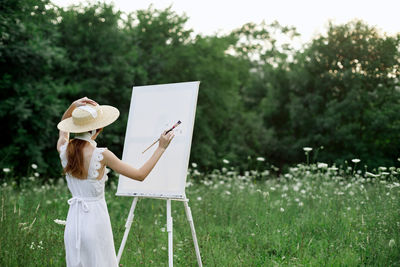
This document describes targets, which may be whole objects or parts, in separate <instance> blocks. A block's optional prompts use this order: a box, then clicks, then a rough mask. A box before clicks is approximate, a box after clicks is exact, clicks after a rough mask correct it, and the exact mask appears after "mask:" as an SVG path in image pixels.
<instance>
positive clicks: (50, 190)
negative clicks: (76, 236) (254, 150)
mask: <svg viewBox="0 0 400 267" xmlns="http://www.w3.org/2000/svg"><path fill="white" fill-rule="evenodd" d="M398 173H400V168H397V169H396V168H394V169H393V168H391V171H389V172H383V171H381V172H378V173H376V174H365V175H361V174H359V173H358V172H354V171H353V170H348V169H347V168H336V167H334V166H331V167H328V166H323V167H321V166H320V167H318V165H316V164H311V165H309V166H307V165H298V166H296V167H295V168H291V169H290V170H289V171H288V172H287V173H286V174H285V175H282V176H280V177H279V178H278V179H266V178H267V177H268V178H271V177H270V174H268V172H263V173H259V172H257V171H251V172H246V173H244V175H240V173H238V172H236V171H232V170H226V169H222V170H214V171H213V172H212V173H210V174H208V175H205V174H202V173H199V172H198V171H197V170H193V169H192V170H191V171H190V172H189V177H188V187H187V189H186V195H187V196H188V198H189V199H190V202H189V205H190V207H191V210H192V214H193V220H194V224H195V227H196V233H197V239H198V244H199V247H200V253H201V256H202V261H203V264H204V266H275V265H277V266H299V265H302V266H303V265H304V266H398V265H399V264H400V234H399V231H398V227H399V224H400V219H399V215H398V213H397V212H396V211H398V210H399V208H400V201H399V198H400V184H399V180H398V178H399V174H398ZM258 176H263V177H264V179H263V180H264V181H262V182H259V181H258V182H257V179H258V178H257V177H258ZM371 176H374V177H371ZM10 180H11V179H10ZM116 186H117V177H115V176H112V177H110V181H109V182H108V184H107V188H106V189H107V190H106V196H105V197H106V200H107V206H108V211H109V214H110V219H111V223H112V227H113V235H114V244H115V248H116V250H118V249H119V246H120V244H121V240H122V237H123V233H124V231H125V220H126V218H127V216H128V212H129V207H130V205H131V203H132V198H127V197H118V196H115V190H116ZM0 195H1V196H2V198H1V203H0V205H1V218H0V248H1V249H0V265H1V266H10V267H13V266H64V265H65V250H64V242H63V237H64V235H63V234H64V227H65V226H63V225H58V224H56V223H54V220H56V219H59V220H65V219H66V216H67V211H68V207H69V206H68V204H67V199H68V198H69V197H70V194H69V192H68V189H67V186H66V184H65V180H64V179H63V178H61V179H59V180H54V179H52V180H50V181H48V183H46V184H44V185H42V184H40V183H39V182H38V181H30V180H26V181H24V182H23V183H22V184H21V185H20V188H19V189H17V188H16V184H15V182H11V183H7V184H4V183H3V184H2V185H1V186H0ZM165 212H166V210H165V201H163V200H157V199H148V198H145V199H140V200H139V202H138V204H137V206H136V209H135V217H134V220H133V224H132V228H131V230H130V233H129V236H128V239H127V243H126V246H125V249H124V253H123V254H122V258H121V264H122V265H123V266H139V265H145V266H147V265H155V266H164V265H166V263H167V262H168V253H167V248H168V245H167V244H168V239H167V236H168V234H167V231H166V226H165V223H166V219H165ZM172 217H173V225H174V228H173V231H174V232H173V239H174V240H173V242H174V244H173V245H174V246H173V248H174V263H175V264H176V265H179V266H196V255H195V251H194V247H193V242H192V237H191V233H190V227H189V223H188V221H187V219H186V216H185V212H184V207H183V204H182V203H181V202H180V201H173V203H172Z"/></svg>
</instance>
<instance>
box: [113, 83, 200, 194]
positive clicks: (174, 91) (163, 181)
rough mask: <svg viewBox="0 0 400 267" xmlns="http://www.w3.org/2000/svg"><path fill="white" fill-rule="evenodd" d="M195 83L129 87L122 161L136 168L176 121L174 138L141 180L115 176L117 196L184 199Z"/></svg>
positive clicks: (150, 153) (144, 160) (191, 131)
mask: <svg viewBox="0 0 400 267" xmlns="http://www.w3.org/2000/svg"><path fill="white" fill-rule="evenodd" d="M199 84H200V83H199V82H185V83H174V84H162V85H149V86H138V87H133V90H132V99H131V105H130V110H129V117H128V124H127V130H126V136H125V144H124V151H123V155H122V160H123V161H125V162H128V163H130V164H131V165H133V166H134V167H135V168H140V167H141V166H142V165H143V164H144V163H145V162H146V161H147V160H148V159H149V158H150V157H151V155H152V154H153V152H154V151H155V150H156V148H157V147H158V143H157V144H155V145H154V146H153V147H152V148H150V149H149V150H147V151H146V152H145V153H144V154H142V152H143V151H144V150H145V149H146V148H147V147H148V146H149V145H151V144H152V143H153V142H154V141H155V140H157V139H158V138H159V137H160V135H161V133H162V132H163V131H164V130H168V129H170V128H171V127H172V126H173V125H174V124H175V123H176V122H178V121H179V120H180V121H181V124H180V125H179V126H178V127H177V128H176V129H175V130H174V133H175V138H174V139H173V140H172V141H171V143H170V145H169V146H168V148H167V149H166V151H165V152H164V154H163V155H162V157H161V158H160V160H159V161H158V163H157V164H156V166H155V167H154V169H153V170H152V171H151V172H150V174H149V175H148V176H147V178H146V179H145V180H144V181H143V182H139V181H136V180H132V179H130V178H127V177H125V176H123V175H120V176H119V183H118V190H117V195H119V196H142V197H155V198H185V185H186V175H187V168H188V164H189V156H190V147H191V143H192V134H193V125H194V118H195V112H196V103H197V95H198V89H199Z"/></svg>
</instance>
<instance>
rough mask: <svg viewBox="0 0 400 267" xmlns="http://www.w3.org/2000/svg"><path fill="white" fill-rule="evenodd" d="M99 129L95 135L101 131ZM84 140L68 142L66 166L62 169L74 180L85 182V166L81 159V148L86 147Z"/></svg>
mask: <svg viewBox="0 0 400 267" xmlns="http://www.w3.org/2000/svg"><path fill="white" fill-rule="evenodd" d="M101 130H102V128H101V129H97V130H96V133H97V132H99V131H101ZM86 143H87V142H86V141H85V140H81V139H72V140H70V141H69V143H68V146H67V159H68V164H67V166H66V167H65V169H64V174H65V173H69V174H70V175H72V176H73V177H75V178H78V179H81V180H85V179H86V173H84V171H85V164H84V158H83V148H84V146H85V145H86Z"/></svg>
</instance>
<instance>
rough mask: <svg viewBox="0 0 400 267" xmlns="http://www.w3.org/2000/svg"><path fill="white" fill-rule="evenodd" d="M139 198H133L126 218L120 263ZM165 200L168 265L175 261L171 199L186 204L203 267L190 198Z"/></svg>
mask: <svg viewBox="0 0 400 267" xmlns="http://www.w3.org/2000/svg"><path fill="white" fill-rule="evenodd" d="M138 199H139V197H134V198H133V201H132V205H131V209H130V210H129V214H128V219H127V220H126V223H125V232H124V237H123V238H122V242H121V246H120V248H119V250H118V255H117V261H118V264H119V261H120V260H121V255H122V252H123V250H124V247H125V243H126V240H127V238H128V234H129V231H130V229H131V226H132V222H133V217H134V212H135V208H136V204H137V201H138ZM157 199H163V198H157ZM165 200H166V201H167V232H168V266H169V267H172V266H173V265H174V263H173V260H174V259H173V240H172V224H173V223H172V216H171V200H177V201H182V202H183V204H184V206H185V212H186V218H187V220H188V221H189V225H190V229H191V231H192V237H193V243H194V249H195V251H196V257H197V263H198V265H199V267H202V266H203V264H202V262H201V257H200V249H199V245H198V243H197V237H196V231H195V229H194V223H193V217H192V212H191V210H190V207H189V204H188V202H189V199H187V198H186V197H185V198H183V199H173V198H167V199H165Z"/></svg>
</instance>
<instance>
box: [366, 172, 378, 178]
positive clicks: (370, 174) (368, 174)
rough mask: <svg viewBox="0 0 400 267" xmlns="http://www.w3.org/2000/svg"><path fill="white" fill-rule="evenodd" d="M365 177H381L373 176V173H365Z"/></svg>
mask: <svg viewBox="0 0 400 267" xmlns="http://www.w3.org/2000/svg"><path fill="white" fill-rule="evenodd" d="M365 175H366V176H371V177H379V174H373V173H370V172H365Z"/></svg>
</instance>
